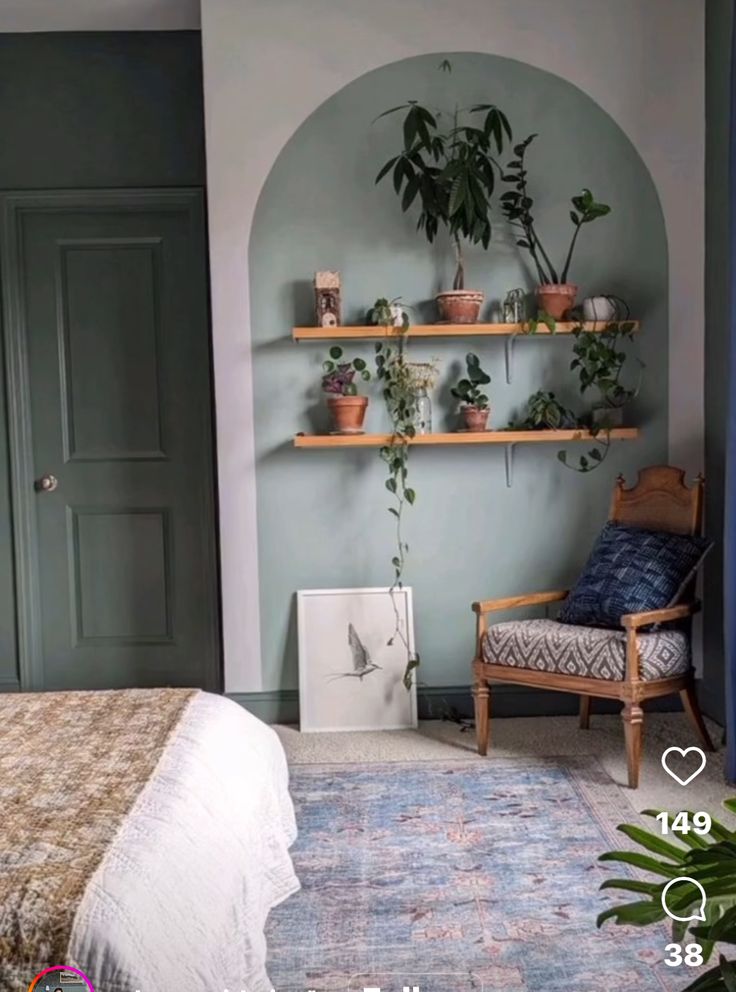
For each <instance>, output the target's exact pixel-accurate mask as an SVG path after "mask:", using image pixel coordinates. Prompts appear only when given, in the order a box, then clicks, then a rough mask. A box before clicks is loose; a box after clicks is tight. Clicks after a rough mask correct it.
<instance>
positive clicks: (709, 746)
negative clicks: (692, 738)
mask: <svg viewBox="0 0 736 992" xmlns="http://www.w3.org/2000/svg"><path fill="white" fill-rule="evenodd" d="M680 699H681V700H682V705H683V708H684V710H685V712H686V713H687V715H688V719H689V720H690V723H691V724H692V725H693V727H694V728H695V733H696V734H697V735H698V737H699V739H700V743H701V744H702V745H703V747H704V748H705V750H706V751H715V747H714V746H713V741H712V740H711V738H710V734H709V733H708V728H707V727H706V725H705V720H704V719H703V714H702V713H701V712H700V704H699V703H698V697H697V696H696V694H695V686H694V685H693V684H692V682H691V683H690V685H689V686H688V687H687V688H686V689H681V690H680Z"/></svg>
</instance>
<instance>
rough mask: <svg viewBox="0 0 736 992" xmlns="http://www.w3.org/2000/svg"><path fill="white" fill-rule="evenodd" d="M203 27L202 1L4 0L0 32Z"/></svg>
mask: <svg viewBox="0 0 736 992" xmlns="http://www.w3.org/2000/svg"><path fill="white" fill-rule="evenodd" d="M199 26H200V16H199V0H0V32H6V31H167V30H168V31H181V30H185V29H187V28H195V29H196V28H199Z"/></svg>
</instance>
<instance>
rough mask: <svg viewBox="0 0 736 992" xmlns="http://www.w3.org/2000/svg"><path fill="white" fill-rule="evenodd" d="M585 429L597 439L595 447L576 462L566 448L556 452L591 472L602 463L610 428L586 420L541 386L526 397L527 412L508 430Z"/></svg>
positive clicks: (563, 459) (564, 460)
mask: <svg viewBox="0 0 736 992" xmlns="http://www.w3.org/2000/svg"><path fill="white" fill-rule="evenodd" d="M578 428H579V429H580V430H585V431H588V432H589V433H590V434H591V435H592V437H593V438H594V440H595V444H596V447H594V448H591V449H590V450H589V451H588V453H587V454H585V455H580V457H579V458H578V460H577V462H576V463H571V462H568V460H567V452H566V451H565V450H564V449H563V450H561V451H558V452H557V457H558V459H559V460H560V461H561V462H562V464H563V465H564V466H565V467H566V468H569V469H573V470H574V471H576V472H582V473H585V472H592V471H593V469H595V468H598V466H599V465H602V464H603V462H604V461H605V459H606V455H607V454H608V449H609V447H610V443H611V441H610V436H609V435H610V432H609V431H607V430H606V429H605V428H603V427H598V426H597V425H596V424H592V423H585V422H583V421H582V420H581V418H580V417H578V416H577V414H576V413H575V412H574V411H573V410H569V409H568V408H567V407H565V406H563V405H562V404H561V403H560V401H559V400H558V399H557V398H556V397H555V394H554V393H550V392H546V391H545V390H542V389H539V390H537V392H536V393H532V395H531V396H530V397H529V399H528V400H527V401H526V416H524V417H521V418H519V419H517V420H511V421H509V426H508V427H507V430H509V431H547V430H549V431H563V430H576V429H578Z"/></svg>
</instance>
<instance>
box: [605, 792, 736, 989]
mask: <svg viewBox="0 0 736 992" xmlns="http://www.w3.org/2000/svg"><path fill="white" fill-rule="evenodd" d="M723 805H724V806H725V808H726V809H727V810H728V811H729V812H730V813H736V799H728V800H726V802H724V804H723ZM644 815H646V816H650V817H655V818H660V820H664V822H665V823H666V827H667V835H668V838H669V837H672V838H673V839H672V840H670V839H667V840H665V838H664V836H663V835H662V829H661V828H660V829H659V831H657V832H656V833H655V832H652V831H649V830H645V829H644V828H642V827H638V826H631V825H629V824H624V825H622V826H620V827H619V828H618V829H619V830H620V831H621V832H622V833H623V834H625V835H626V836H627V837H628V838H629V839H630V840H633V841H634V842H635V843H636V844H638V845H639V847H640V848H643V851H644V852H645V853H642V852H641V851H609V852H608V853H606V854H603V855H601V857H600V859H599V860H600V861H613V862H618V863H619V864H624V865H630V866H633V867H634V868H638V869H640V870H642V871H644V872H645V873H646V874H647V875H650V876H654V878H653V879H646V880H640V879H635V878H611V879H608V880H607V881H605V882H604V883H603V884H602V885H601V889H618V890H620V891H622V892H632V893H636V894H637V895H639V896H640V897H641V898H639V899H638V900H637V901H635V902H627V903H623V904H621V905H618V906H613V907H612V908H611V909H607V910H606V911H605V912H603V913H601V914H600V915H599V917H598V920H597V925H598V926H599V927H601V926H603V924H604V923H606V921H608V920H613V921H614V922H615V923H616V924H618V925H619V926H639V927H643V926H649V925H651V924H653V923H661V922H663V921H664V919H665V916H666V914H665V912H664V908H663V906H662V891H663V889H664V887H665V885H667V883H668V882H670V881H671V880H672V879H676V878H682V877H685V878H691V879H693V880H694V881H696V882H698V883H699V884H700V885H702V887H703V889H704V890H705V893H706V896H707V899H706V905H705V913H704V915H705V920H704V921H702V922H701V921H698V920H684V921H679V920H677V921H673V924H672V939H673V941H674V942H675V943H678V944H679V943H682V942H683V941H684V939H685V937H686V934H687V933H688V932H689V933H690V934H691V936H692V938H693V939H694V940H696V941H697V942H698V943H699V944H700V946H701V947H702V950H703V960H704V961H705V962H707V961H708V960H709V959H710V958H711V957H712V955H713V951H714V948H715V945H716V944H717V943H718V944H732V945H736V830H733V829H732V828H731V827H729V826H726V825H724V824H723V823H720V822H719V821H718V820H716V819H713V818H709V819H710V821H711V822H710V829H709V830H707V831H705V832H704V831H698V832H695V831H694V830H692V829H690V830H689V831H688V832H683V829H682V826H681V827H679V829H678V820H680V818H682V817H683V814H682V813H680V814H679V815H678V817H675V818H673V817H672V816H671V815H670V814H668V813H663V812H660V811H659V810H652V809H648V810H645V811H644ZM684 815H685V816H686V817H687V818H688V821H689V822H690V824H692V823H693V822H695V821H694V817H695V816H697V815H700V816H702V814H693V813H690V812H687V813H686V814H684ZM680 822H682V821H681V820H680ZM695 892H696V890H695V888H694V887H693V886H689V885H687V884H686V883H682V884H681V885H679V884H678V885H673V886H672V887H671V889H670V893H671V895H670V894H668V898H667V905H668V906H669V908H670V909H671V910H672V912H673V913H675V915H677V916H682V917H687V916H688V915H690V911H691V909H692V908H693V907H694V906H695V905H696V903H698V902H699V901H700V898H701V897H700V894H699V893H698V895H697V896H696V895H695ZM684 992H736V961H734V960H730V961H729V960H728V959H727V958H726V957H725V955H723V954H721V955H719V960H718V964H717V965H716V966H715V967H713V968H711V969H710V971H708V972H707V973H706V974H704V975H701V976H700V977H699V978H697V979H696V980H695V981H694V982H692V983H691V984H690V985H688V987H687V989H685V990H684Z"/></svg>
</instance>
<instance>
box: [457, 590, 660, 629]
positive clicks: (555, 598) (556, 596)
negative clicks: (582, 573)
mask: <svg viewBox="0 0 736 992" xmlns="http://www.w3.org/2000/svg"><path fill="white" fill-rule="evenodd" d="M568 592H569V590H568V589H559V590H557V591H556V592H528V593H526V594H524V595H521V596H507V597H506V598H505V599H482V600H480V602H478V603H473V605H472V610H473V613H477V614H478V616H482V614H484V613H493V612H494V611H497V610H511V609H514V607H517V606H539V605H540V604H542V603H559V602H560V600H563V599H565V598H566V597H567V594H568ZM645 622H646V621H645Z"/></svg>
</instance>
